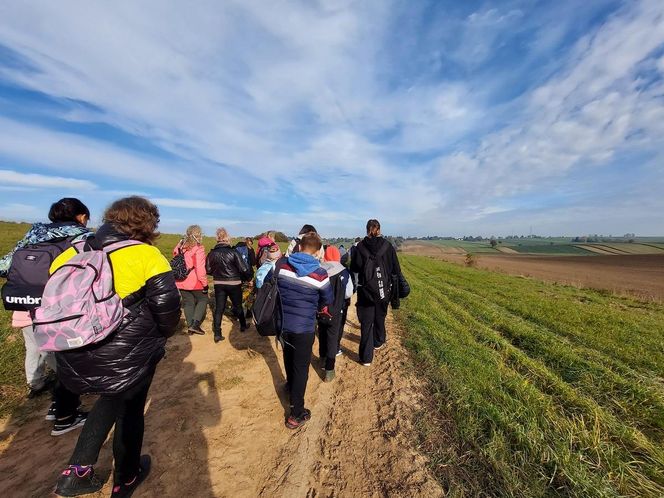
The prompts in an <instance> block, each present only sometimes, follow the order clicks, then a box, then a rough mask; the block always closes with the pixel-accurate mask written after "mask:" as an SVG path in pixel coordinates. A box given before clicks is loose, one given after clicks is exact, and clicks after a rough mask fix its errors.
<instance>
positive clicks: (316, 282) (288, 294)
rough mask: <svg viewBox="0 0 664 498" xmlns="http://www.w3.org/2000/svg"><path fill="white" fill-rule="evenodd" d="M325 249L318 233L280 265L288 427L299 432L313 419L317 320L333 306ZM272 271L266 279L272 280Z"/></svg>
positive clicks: (307, 237)
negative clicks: (308, 396)
mask: <svg viewBox="0 0 664 498" xmlns="http://www.w3.org/2000/svg"><path fill="white" fill-rule="evenodd" d="M321 247H322V242H321V239H320V237H319V236H318V234H317V233H315V232H311V233H307V234H305V235H303V236H302V238H301V239H300V244H299V249H300V252H296V253H293V254H291V255H290V256H288V257H286V258H282V259H281V260H279V261H278V262H277V266H276V267H277V268H279V270H278V271H279V272H278V274H277V285H278V288H279V294H280V296H281V304H282V311H283V316H282V333H281V338H282V340H283V344H284V367H285V369H286V383H287V384H286V390H287V392H288V394H289V395H290V415H289V417H288V419H287V420H286V427H288V428H289V429H297V428H298V427H300V426H301V425H302V424H304V423H305V422H306V421H307V420H309V419H310V418H311V411H310V410H308V409H306V408H305V407H304V393H305V391H306V389H307V381H308V379H309V363H310V361H311V349H312V347H313V344H314V337H315V327H316V316H317V314H318V313H322V314H327V315H329V312H328V311H327V307H328V306H329V305H330V304H332V301H333V296H332V287H331V285H330V279H329V277H328V275H327V272H326V271H325V270H324V269H323V268H321V266H320V262H319V261H318V259H316V257H315V255H316V254H318V252H319V251H320V249H321ZM273 271H274V270H272V271H270V273H268V275H267V276H266V279H269V278H272V272H273Z"/></svg>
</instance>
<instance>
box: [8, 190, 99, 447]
mask: <svg viewBox="0 0 664 498" xmlns="http://www.w3.org/2000/svg"><path fill="white" fill-rule="evenodd" d="M48 219H49V220H50V221H51V223H35V224H34V225H32V227H31V228H30V230H29V231H28V233H26V234H25V236H24V237H23V238H22V239H21V240H20V241H19V242H17V244H16V246H15V247H14V249H12V250H11V251H10V252H9V253H8V254H6V255H5V256H3V257H2V259H0V276H2V277H5V278H6V277H9V276H10V269H11V265H12V261H13V257H14V255H15V254H16V252H17V251H20V250H22V249H25V250H29V249H30V246H34V245H36V244H49V246H50V249H51V251H52V254H59V253H60V252H61V251H62V250H64V249H67V248H69V247H71V244H72V243H73V242H75V241H77V240H81V239H83V238H85V237H87V236H88V235H89V234H90V231H89V230H88V229H87V228H86V227H87V224H88V221H89V220H90V210H89V209H88V208H87V206H86V205H85V204H83V203H82V202H81V201H80V200H79V199H76V198H73V197H65V198H63V199H60V200H59V201H57V202H54V203H53V204H52V205H51V208H50V209H49V212H48ZM19 254H20V253H19ZM25 257H26V258H28V257H30V255H29V254H26V255H25ZM27 269H28V268H26V270H27ZM15 271H17V272H19V273H20V271H19V270H18V269H16V268H15ZM12 273H13V272H12ZM24 277H26V278H25V280H34V278H35V277H40V279H43V281H44V282H46V280H47V279H48V268H46V267H45V268H44V275H27V276H24ZM9 283H10V284H11V280H10V282H9ZM12 326H13V327H16V328H20V329H21V332H22V334H23V340H24V341H25V362H24V368H25V378H26V382H27V384H28V398H34V397H36V396H39V395H40V394H42V393H43V392H45V391H46V390H47V389H48V388H49V387H50V385H51V383H49V382H48V372H47V367H48V368H49V369H50V370H51V371H53V372H54V373H56V374H57V366H56V361H55V356H54V354H53V353H44V352H41V351H40V350H39V348H38V345H37V340H36V339H35V333H34V328H33V326H32V318H31V317H30V312H29V311H14V312H13V313H12ZM64 399H66V400H67V401H63V400H64ZM79 404H80V399H79V397H78V395H76V394H74V393H70V392H68V391H67V389H66V388H65V387H64V386H63V385H62V384H61V383H60V382H59V381H57V380H56V384H55V386H54V389H53V396H52V401H51V405H50V407H49V409H48V412H47V414H46V417H45V419H46V420H48V421H53V422H54V424H53V430H52V431H51V435H52V436H60V435H62V434H65V433H67V432H69V431H71V430H74V429H76V428H78V427H82V426H83V424H84V423H85V416H86V414H85V413H83V412H80V411H79V410H78V406H79Z"/></svg>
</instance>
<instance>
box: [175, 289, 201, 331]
mask: <svg viewBox="0 0 664 498" xmlns="http://www.w3.org/2000/svg"><path fill="white" fill-rule="evenodd" d="M180 296H182V309H183V310H184V318H185V320H186V321H187V327H190V326H191V325H192V323H193V322H194V321H197V322H198V323H199V324H200V323H202V322H203V320H205V312H206V311H207V305H208V295H207V294H206V293H204V292H203V291H200V290H182V289H180Z"/></svg>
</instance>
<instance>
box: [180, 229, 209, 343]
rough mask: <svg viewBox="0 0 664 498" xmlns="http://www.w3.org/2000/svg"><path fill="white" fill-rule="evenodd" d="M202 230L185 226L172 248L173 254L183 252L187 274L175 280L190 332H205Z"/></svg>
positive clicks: (205, 288) (206, 289)
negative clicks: (185, 228)
mask: <svg viewBox="0 0 664 498" xmlns="http://www.w3.org/2000/svg"><path fill="white" fill-rule="evenodd" d="M202 242H203V232H202V231H201V227H199V226H198V225H191V226H190V227H189V228H187V232H186V234H185V236H184V238H183V239H182V240H181V241H180V242H179V243H178V245H177V246H175V248H174V249H173V256H175V255H176V254H177V253H178V252H179V251H182V252H183V254H184V260H185V263H186V264H187V269H188V270H189V274H188V275H187V277H186V278H185V279H184V280H180V281H178V282H176V284H175V285H176V286H177V288H178V289H180V295H181V296H182V308H183V309H184V317H185V320H186V321H187V328H188V330H189V333H190V334H199V335H203V334H205V331H204V330H203V329H202V328H201V323H203V320H205V313H206V311H207V305H208V280H207V274H206V272H205V248H204V247H203V243H202Z"/></svg>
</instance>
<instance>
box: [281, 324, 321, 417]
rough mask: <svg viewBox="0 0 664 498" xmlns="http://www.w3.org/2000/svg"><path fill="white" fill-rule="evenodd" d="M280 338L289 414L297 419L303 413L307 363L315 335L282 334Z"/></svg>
mask: <svg viewBox="0 0 664 498" xmlns="http://www.w3.org/2000/svg"><path fill="white" fill-rule="evenodd" d="M282 338H283V341H284V367H285V368H286V382H288V391H289V393H290V409H291V413H290V414H291V415H292V416H294V417H299V416H300V415H302V413H303V412H304V393H305V392H306V390H307V381H308V380H309V363H311V348H313V346H314V338H315V334H314V333H313V332H311V333H306V334H294V333H293V332H283V333H282Z"/></svg>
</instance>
